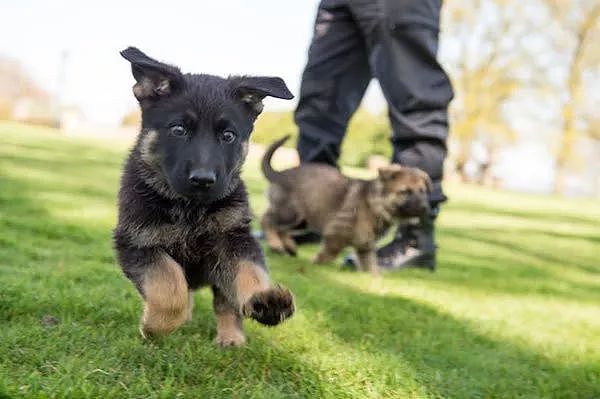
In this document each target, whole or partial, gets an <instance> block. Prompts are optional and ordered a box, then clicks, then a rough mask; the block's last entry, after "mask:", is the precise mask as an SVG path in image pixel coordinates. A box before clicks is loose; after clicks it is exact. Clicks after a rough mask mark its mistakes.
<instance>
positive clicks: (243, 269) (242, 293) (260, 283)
mask: <svg viewBox="0 0 600 399" xmlns="http://www.w3.org/2000/svg"><path fill="white" fill-rule="evenodd" d="M235 288H236V295H237V298H238V302H239V305H240V309H242V308H243V306H244V304H245V303H246V302H247V301H248V300H249V299H250V298H251V297H252V295H254V294H256V293H257V292H260V291H264V290H266V289H268V288H269V276H268V275H267V273H266V271H265V270H264V269H263V268H262V267H260V266H258V265H256V264H254V263H252V262H250V261H242V262H240V264H239V265H238V272H237V276H236V277H235Z"/></svg>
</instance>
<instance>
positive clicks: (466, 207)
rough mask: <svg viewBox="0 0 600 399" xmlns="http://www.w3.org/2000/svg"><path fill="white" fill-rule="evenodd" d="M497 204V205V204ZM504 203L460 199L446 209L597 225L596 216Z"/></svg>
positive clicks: (553, 221)
mask: <svg viewBox="0 0 600 399" xmlns="http://www.w3.org/2000/svg"><path fill="white" fill-rule="evenodd" d="M496 205H497V206H496ZM502 205H503V204H492V205H484V204H482V203H480V202H468V201H460V202H457V203H454V202H452V203H450V204H449V205H448V207H447V209H445V211H460V212H466V213H470V214H473V213H481V214H489V215H495V216H509V217H519V218H524V219H531V220H536V219H537V220H542V221H546V222H552V223H557V222H562V223H575V224H586V225H593V226H596V225H597V224H598V220H596V217H595V216H590V217H585V216H581V215H565V214H559V213H554V212H550V211H547V212H544V211H534V210H530V209H528V210H520V209H518V208H509V209H506V208H501V206H502Z"/></svg>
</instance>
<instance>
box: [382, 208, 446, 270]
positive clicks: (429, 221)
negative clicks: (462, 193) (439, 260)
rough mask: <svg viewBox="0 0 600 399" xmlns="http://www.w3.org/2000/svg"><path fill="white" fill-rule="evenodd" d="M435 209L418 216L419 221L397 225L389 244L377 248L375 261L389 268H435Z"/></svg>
mask: <svg viewBox="0 0 600 399" xmlns="http://www.w3.org/2000/svg"><path fill="white" fill-rule="evenodd" d="M436 216H437V209H432V210H431V211H430V212H429V213H428V214H426V215H424V216H423V217H421V218H420V222H419V223H414V224H403V225H400V226H398V230H397V232H396V236H395V237H394V239H393V240H392V242H390V243H389V244H387V245H385V246H383V247H381V248H380V249H379V250H377V263H378V264H379V266H380V267H382V268H384V269H389V270H395V269H401V268H406V267H422V268H426V269H429V270H431V271H434V270H435V263H436V259H435V258H436V245H435V240H434V222H435V218H436Z"/></svg>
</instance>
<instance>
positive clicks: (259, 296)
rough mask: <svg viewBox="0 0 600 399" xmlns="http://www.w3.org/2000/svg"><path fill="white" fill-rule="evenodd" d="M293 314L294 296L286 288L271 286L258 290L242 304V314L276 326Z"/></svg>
mask: <svg viewBox="0 0 600 399" xmlns="http://www.w3.org/2000/svg"><path fill="white" fill-rule="evenodd" d="M293 314H294V297H293V296H292V293H291V292H290V290H288V289H287V288H283V287H272V288H269V289H268V290H266V291H262V292H258V293H256V294H254V295H252V297H251V298H250V299H249V300H248V302H247V303H246V304H245V305H244V316H246V317H250V318H253V319H254V320H256V321H258V322H259V323H261V324H265V325H267V326H276V325H277V324H279V323H281V322H282V321H284V320H285V319H288V318H290V317H291V316H292V315H293Z"/></svg>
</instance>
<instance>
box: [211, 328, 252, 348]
mask: <svg viewBox="0 0 600 399" xmlns="http://www.w3.org/2000/svg"><path fill="white" fill-rule="evenodd" d="M245 343H246V337H245V336H244V333H243V332H241V331H227V332H220V331H219V333H217V336H216V337H215V344H216V345H218V346H220V347H222V348H226V347H229V346H242V345H244V344H245Z"/></svg>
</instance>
